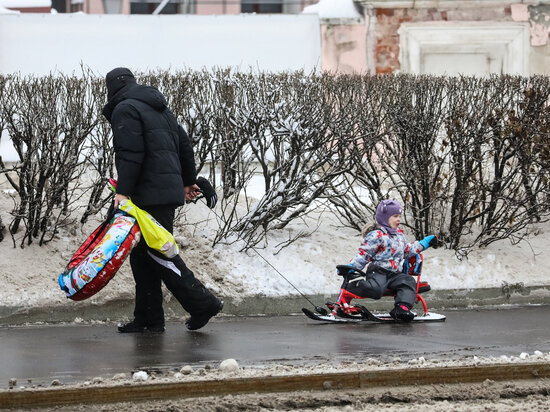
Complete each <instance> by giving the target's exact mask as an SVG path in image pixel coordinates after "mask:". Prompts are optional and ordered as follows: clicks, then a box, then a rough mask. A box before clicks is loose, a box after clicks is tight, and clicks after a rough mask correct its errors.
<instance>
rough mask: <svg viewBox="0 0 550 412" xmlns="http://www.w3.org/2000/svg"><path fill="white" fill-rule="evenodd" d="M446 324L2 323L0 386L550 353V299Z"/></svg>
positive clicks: (458, 314)
mask: <svg viewBox="0 0 550 412" xmlns="http://www.w3.org/2000/svg"><path fill="white" fill-rule="evenodd" d="M438 312H439V313H443V314H445V315H447V321H446V322H441V323H440V322H435V323H414V324H395V325H391V324H386V325H380V324H372V323H361V324H344V325H340V324H323V323H317V322H315V321H313V320H310V319H308V318H306V317H305V316H284V317H247V318H243V317H221V318H217V319H215V320H214V321H212V322H211V323H209V324H208V325H207V326H206V327H204V328H203V329H201V330H200V331H195V332H189V331H187V330H186V329H185V326H184V325H183V322H181V323H180V322H169V323H168V324H167V330H166V332H165V333H164V334H149V333H144V334H120V333H118V332H117V330H116V325H112V324H108V325H104V324H101V325H47V326H44V325H42V326H20V327H0V349H1V350H0V388H7V386H8V381H9V379H10V378H16V379H17V381H18V385H22V384H24V383H25V382H26V381H27V380H28V379H31V380H32V383H33V384H44V385H49V384H50V383H51V381H52V380H53V379H59V380H60V381H61V382H63V383H72V382H81V381H85V380H87V379H91V378H93V377H96V376H101V377H104V378H111V377H112V376H113V375H114V374H116V373H120V372H124V373H130V372H133V371H136V370H140V369H141V370H148V371H155V370H157V371H162V372H166V371H169V370H179V369H180V368H181V366H183V365H186V364H189V365H193V366H195V367H199V366H205V365H207V364H209V365H211V366H213V367H216V366H217V365H218V363H219V362H221V361H222V360H224V359H227V358H235V359H237V361H239V363H240V364H241V365H242V366H262V365H269V364H272V363H277V364H313V363H319V362H324V361H331V362H341V361H354V360H360V359H364V358H366V357H375V358H377V359H380V360H389V359H392V358H394V357H396V356H397V357H400V358H401V359H402V360H407V359H412V358H415V357H418V356H424V357H426V358H427V359H448V358H459V357H462V356H473V355H477V356H500V355H515V356H518V355H519V354H520V353H521V352H528V353H533V352H534V351H535V350H540V351H542V352H549V351H550V327H549V325H550V323H549V321H548V319H549V318H550V307H549V306H538V307H533V306H532V307H521V308H509V309H499V310H475V311H472V310H470V311H466V310H463V311H438Z"/></svg>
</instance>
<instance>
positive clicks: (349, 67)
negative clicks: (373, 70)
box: [321, 20, 367, 74]
mask: <svg viewBox="0 0 550 412" xmlns="http://www.w3.org/2000/svg"><path fill="white" fill-rule="evenodd" d="M321 69H322V70H323V71H331V72H337V73H346V74H351V73H362V72H366V71H367V26H366V25H365V23H363V22H360V23H355V22H354V23H346V22H345V21H340V22H336V23H331V22H330V20H328V21H322V22H321Z"/></svg>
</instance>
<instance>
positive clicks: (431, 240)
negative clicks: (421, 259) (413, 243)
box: [420, 235, 439, 250]
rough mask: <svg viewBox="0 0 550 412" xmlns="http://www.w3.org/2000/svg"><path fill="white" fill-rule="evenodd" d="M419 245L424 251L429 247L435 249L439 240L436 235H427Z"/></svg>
mask: <svg viewBox="0 0 550 412" xmlns="http://www.w3.org/2000/svg"><path fill="white" fill-rule="evenodd" d="M420 244H421V245H422V247H423V248H424V250H426V249H428V248H429V247H430V246H433V247H437V246H438V245H439V239H438V238H437V236H436V235H429V236H426V237H425V238H424V239H422V240H421V241H420Z"/></svg>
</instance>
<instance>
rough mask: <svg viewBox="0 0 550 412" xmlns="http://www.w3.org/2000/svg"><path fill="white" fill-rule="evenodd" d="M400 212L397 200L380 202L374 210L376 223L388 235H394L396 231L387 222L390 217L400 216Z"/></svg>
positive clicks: (400, 208)
mask: <svg viewBox="0 0 550 412" xmlns="http://www.w3.org/2000/svg"><path fill="white" fill-rule="evenodd" d="M402 210H403V209H402V207H401V204H400V203H399V202H398V201H397V200H394V199H388V200H382V201H381V202H380V204H379V205H378V207H377V208H376V223H378V224H379V225H380V226H382V227H383V228H385V229H386V230H387V231H388V232H389V233H392V234H395V233H397V230H395V229H392V228H391V227H390V225H389V223H388V220H389V218H390V216H393V215H399V214H401V212H402Z"/></svg>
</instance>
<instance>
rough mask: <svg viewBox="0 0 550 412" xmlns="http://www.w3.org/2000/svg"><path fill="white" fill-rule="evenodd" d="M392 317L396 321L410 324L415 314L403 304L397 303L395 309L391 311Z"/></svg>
mask: <svg viewBox="0 0 550 412" xmlns="http://www.w3.org/2000/svg"><path fill="white" fill-rule="evenodd" d="M390 316H391V317H392V318H394V319H395V320H400V321H403V322H410V321H412V320H413V319H414V313H412V312H411V310H410V309H409V308H408V306H406V305H404V304H403V303H396V304H395V307H394V308H393V309H392V310H391V312H390Z"/></svg>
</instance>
